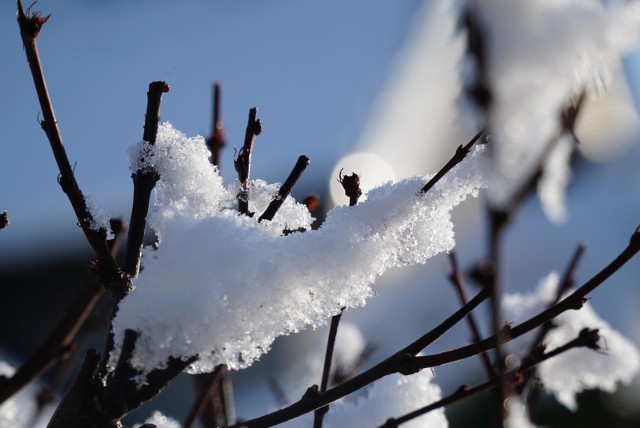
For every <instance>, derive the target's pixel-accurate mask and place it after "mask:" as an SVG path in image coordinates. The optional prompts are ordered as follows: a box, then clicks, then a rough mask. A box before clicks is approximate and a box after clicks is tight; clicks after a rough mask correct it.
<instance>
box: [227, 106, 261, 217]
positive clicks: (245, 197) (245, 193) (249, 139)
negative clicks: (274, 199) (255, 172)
mask: <svg viewBox="0 0 640 428" xmlns="http://www.w3.org/2000/svg"><path fill="white" fill-rule="evenodd" d="M257 115H258V108H257V107H253V108H252V109H250V110H249V120H248V122H247V130H246V132H245V135H244V144H243V145H242V148H241V149H240V152H239V153H238V156H236V158H235V159H234V160H233V164H234V167H235V169H236V172H237V173H238V179H239V180H240V185H241V186H242V190H240V193H238V211H240V213H241V214H244V215H248V216H249V217H251V216H253V213H252V212H250V211H249V178H250V177H251V153H252V152H253V142H254V140H255V137H256V136H257V135H260V134H261V133H262V122H260V119H256V116H257Z"/></svg>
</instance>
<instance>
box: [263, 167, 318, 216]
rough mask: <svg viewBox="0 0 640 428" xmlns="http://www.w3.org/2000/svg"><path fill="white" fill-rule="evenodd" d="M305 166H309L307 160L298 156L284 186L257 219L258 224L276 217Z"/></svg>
mask: <svg viewBox="0 0 640 428" xmlns="http://www.w3.org/2000/svg"><path fill="white" fill-rule="evenodd" d="M307 166H309V158H308V157H306V156H304V155H302V156H300V157H299V158H298V161H297V162H296V164H295V166H294V167H293V170H292V171H291V173H290V174H289V176H288V177H287V179H286V180H285V182H284V184H283V185H282V186H280V189H278V194H277V195H276V196H275V197H274V198H273V200H272V201H271V203H269V206H268V207H267V209H266V210H264V212H263V213H262V215H261V216H260V218H259V219H258V221H259V222H260V221H262V220H269V221H271V220H273V217H274V216H275V215H276V213H277V212H278V210H279V209H280V207H281V206H282V204H283V203H284V201H285V199H287V196H289V194H290V193H291V189H293V186H295V185H296V183H297V182H298V179H299V178H300V176H301V175H302V173H303V172H304V170H305V169H307Z"/></svg>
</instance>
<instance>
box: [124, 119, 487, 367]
mask: <svg viewBox="0 0 640 428" xmlns="http://www.w3.org/2000/svg"><path fill="white" fill-rule="evenodd" d="M205 150H206V148H205V146H204V140H203V139H202V137H196V138H187V137H186V136H184V135H183V134H181V133H179V132H178V131H176V130H174V129H173V128H172V127H171V125H169V124H164V125H162V126H161V127H160V129H159V133H158V139H157V142H156V146H155V147H151V146H149V147H147V148H146V149H144V150H141V149H140V144H139V145H138V146H137V147H135V148H134V149H132V151H131V153H132V158H133V161H134V163H133V165H132V166H133V168H136V167H139V166H142V167H145V166H154V167H155V168H157V169H158V172H159V174H160V181H159V182H158V186H157V187H158V189H157V197H156V201H155V205H156V206H155V208H154V210H155V212H154V213H153V214H152V215H151V217H150V224H151V226H152V227H153V228H154V229H155V231H156V233H157V234H158V236H159V239H160V243H159V246H158V249H157V250H156V251H153V250H152V249H151V248H147V250H146V255H145V258H144V260H143V265H144V270H143V271H142V273H141V274H140V275H139V277H138V278H137V279H136V280H135V286H136V289H135V291H134V292H132V293H130V294H129V296H127V297H126V298H125V299H124V300H123V301H122V303H121V304H120V307H119V310H118V314H117V316H116V318H115V320H114V324H113V325H114V331H115V334H116V343H121V341H122V338H123V333H124V330H125V329H127V328H128V329H134V330H136V331H138V332H139V333H140V336H141V337H140V340H139V341H138V343H137V346H136V349H135V352H134V356H133V359H132V363H133V364H134V365H135V366H136V367H138V368H139V369H141V370H142V371H143V372H148V371H149V370H151V369H153V368H155V367H162V366H163V365H164V364H165V363H166V361H167V359H168V358H169V357H177V358H188V357H191V356H193V355H198V357H199V360H198V362H196V363H195V364H193V365H192V366H190V367H189V368H188V371H189V372H191V373H198V372H206V371H211V370H213V368H214V367H215V366H216V365H217V364H221V363H224V364H228V365H229V367H231V368H232V369H239V368H243V367H247V366H249V365H250V364H251V363H253V362H254V361H255V360H256V359H257V358H259V357H260V356H261V355H262V354H264V353H265V352H267V351H268V350H269V347H270V345H271V343H272V342H273V340H274V339H275V338H276V337H277V336H280V335H286V334H290V333H294V332H297V331H299V330H300V329H303V328H305V327H307V326H312V327H317V326H321V325H324V324H326V323H327V321H328V319H329V318H330V317H331V316H332V315H335V314H337V313H338V312H339V311H340V308H342V307H355V306H362V305H364V304H365V302H366V300H367V299H368V298H369V297H371V296H372V295H373V291H372V289H371V285H372V284H373V283H374V281H375V279H376V278H377V277H378V276H379V275H381V274H383V273H384V272H385V271H386V270H388V269H390V268H394V267H401V266H407V265H413V264H416V263H425V262H426V261H427V260H428V259H429V258H430V257H432V256H434V255H436V254H438V253H442V252H444V251H449V250H451V249H452V248H453V246H454V239H453V238H454V234H453V224H452V223H451V218H450V211H451V209H452V208H453V207H454V206H456V205H458V204H459V203H460V202H462V201H463V200H464V199H465V198H466V197H467V196H469V195H473V196H475V195H477V193H478V191H479V189H480V188H481V187H483V186H484V180H483V178H482V175H483V174H482V171H483V168H482V167H483V165H484V162H481V159H482V156H480V155H479V154H480V152H482V148H478V149H476V150H475V151H474V153H473V154H472V155H470V156H469V159H467V160H465V161H464V162H463V163H462V164H461V165H459V166H458V167H457V168H455V169H454V170H453V171H451V172H450V173H449V174H447V176H446V177H445V178H444V179H443V180H442V181H441V182H439V183H438V185H437V186H436V187H434V188H433V189H432V190H431V191H430V192H428V193H427V194H426V195H420V194H419V190H420V188H421V187H422V186H423V185H424V184H425V183H426V181H427V177H413V178H410V179H406V180H403V181H400V182H398V183H386V184H384V185H382V186H380V187H378V188H376V189H373V190H372V191H370V192H369V194H368V198H367V200H366V201H365V202H363V203H360V204H358V205H357V206H354V207H346V206H342V207H337V208H335V209H334V210H332V211H331V212H329V214H328V216H327V219H326V222H325V223H324V225H323V226H322V227H321V228H320V229H319V230H317V231H311V230H307V231H306V232H304V233H292V234H289V235H286V236H282V230H283V228H285V227H286V228H288V229H298V228H308V227H309V224H310V223H311V217H310V216H309V214H308V212H306V208H305V207H304V205H302V204H298V203H296V202H295V201H293V199H292V198H290V197H289V198H287V200H286V201H285V204H284V205H283V207H282V208H281V209H280V211H279V212H278V214H277V215H276V218H275V219H274V221H272V222H262V223H258V221H257V219H256V217H257V216H258V215H256V216H254V218H249V217H247V216H240V215H238V213H237V211H236V209H235V206H236V202H235V196H236V194H237V191H238V185H237V183H234V184H232V185H230V186H227V187H225V186H224V185H223V184H222V180H221V179H220V177H219V176H218V174H217V172H216V171H215V169H214V168H213V167H212V166H211V165H210V164H209V163H208V161H207V155H206V152H205ZM139 159H144V160H143V161H142V163H138V162H139ZM277 188H278V186H277V185H267V184H266V183H264V182H261V181H253V182H252V184H251V188H250V196H249V200H250V210H251V211H256V212H257V213H259V212H261V211H262V210H263V209H264V208H265V207H266V206H267V204H268V202H269V198H270V196H271V195H273V194H274V193H275V191H277ZM118 353H119V349H116V350H115V352H114V354H112V363H113V362H114V361H115V358H117V355H118Z"/></svg>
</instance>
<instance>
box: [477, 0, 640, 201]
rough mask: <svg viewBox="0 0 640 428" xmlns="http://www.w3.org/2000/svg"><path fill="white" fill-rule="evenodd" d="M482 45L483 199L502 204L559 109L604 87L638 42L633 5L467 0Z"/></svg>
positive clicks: (638, 7) (533, 161) (637, 7)
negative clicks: (487, 173)
mask: <svg viewBox="0 0 640 428" xmlns="http://www.w3.org/2000/svg"><path fill="white" fill-rule="evenodd" d="M469 3H470V6H472V8H473V10H475V11H477V12H478V15H479V17H480V20H481V24H482V28H483V29H484V35H485V37H486V46H487V50H486V51H487V61H486V62H487V74H488V78H489V82H490V85H491V90H492V94H493V97H494V98H493V101H492V104H491V106H490V111H489V112H488V117H487V119H488V126H489V129H490V130H491V134H492V140H491V141H492V148H493V173H492V175H491V177H490V185H489V191H488V194H489V198H490V200H491V202H492V203H493V204H494V205H496V206H498V207H504V206H505V205H507V204H508V203H509V200H510V199H511V197H512V196H513V194H514V192H515V191H516V189H518V188H519V187H520V186H521V185H522V183H523V182H524V181H525V180H527V179H528V177H530V176H531V174H532V172H533V171H534V169H535V168H536V166H537V164H538V163H539V162H540V159H541V157H542V155H543V152H544V151H545V148H546V146H547V144H548V143H549V142H550V141H551V140H552V138H553V137H554V134H556V133H557V132H558V130H559V119H560V115H561V112H562V109H563V107H564V106H565V105H566V104H567V103H568V102H569V101H570V99H571V97H572V96H573V95H575V94H576V93H578V92H579V91H581V90H582V89H583V88H586V90H587V93H591V94H593V93H598V92H601V91H602V90H604V88H605V87H606V85H607V81H608V79H609V78H610V75H611V74H612V72H611V69H612V68H614V67H617V66H618V64H619V62H620V58H621V56H622V55H623V54H625V53H627V52H629V51H630V50H631V48H632V47H634V46H635V45H636V44H637V42H638V37H639V35H640V4H639V3H638V2H613V4H611V5H609V6H606V5H603V3H611V2H601V1H599V0H520V1H512V0H470V2H469Z"/></svg>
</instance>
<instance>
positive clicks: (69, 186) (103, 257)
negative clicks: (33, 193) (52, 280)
mask: <svg viewBox="0 0 640 428" xmlns="http://www.w3.org/2000/svg"><path fill="white" fill-rule="evenodd" d="M17 6H18V25H19V26H20V36H21V37H22V43H23V46H24V50H25V54H26V56H27V62H28V63H29V68H30V70H31V75H32V77H33V83H34V86H35V89H36V93H37V94H38V100H39V101H40V108H41V109H42V116H43V119H42V121H41V122H40V125H41V126H42V129H43V130H44V132H45V134H46V135H47V139H48V140H49V145H50V146H51V150H52V151H53V156H54V158H55V160H56V164H57V165H58V170H59V171H60V175H59V178H58V183H59V184H60V186H61V187H62V190H63V191H64V193H65V194H66V195H67V198H68V199H69V202H70V203H71V206H72V207H73V211H74V212H75V215H76V218H77V220H78V224H79V225H80V227H81V228H82V231H83V232H84V234H85V236H86V238H87V241H88V242H89V244H90V245H91V248H92V249H93V251H94V252H95V254H96V256H97V258H98V263H97V266H96V267H97V268H98V273H99V275H100V276H102V277H103V282H104V284H105V286H106V287H107V288H108V289H112V290H128V289H130V287H131V283H130V279H129V277H128V275H126V274H125V273H124V272H122V270H121V269H120V267H119V266H118V264H117V263H116V261H115V260H114V258H113V257H112V256H111V253H110V252H109V248H108V246H107V231H106V229H104V228H100V229H99V230H95V229H94V227H93V226H92V225H93V224H94V219H93V215H92V214H91V211H90V210H89V209H88V207H87V201H86V199H85V197H84V195H83V193H82V191H81V190H80V187H79V186H78V183H77V182H76V178H75V175H74V173H73V167H72V166H71V163H70V162H69V159H68V157H67V153H66V151H65V149H64V144H63V143H62V136H61V135H60V130H59V129H58V122H57V120H56V117H55V113H54V111H53V105H52V103H51V99H50V98H49V91H48V90H47V83H46V81H45V78H44V73H43V71H42V65H41V63H40V56H39V54H38V45H37V43H36V37H37V36H38V33H39V32H40V29H41V28H42V25H44V23H46V22H47V20H48V19H49V16H46V17H43V16H42V15H40V13H38V12H34V13H32V14H25V11H24V9H23V7H22V3H21V1H20V0H17Z"/></svg>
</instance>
